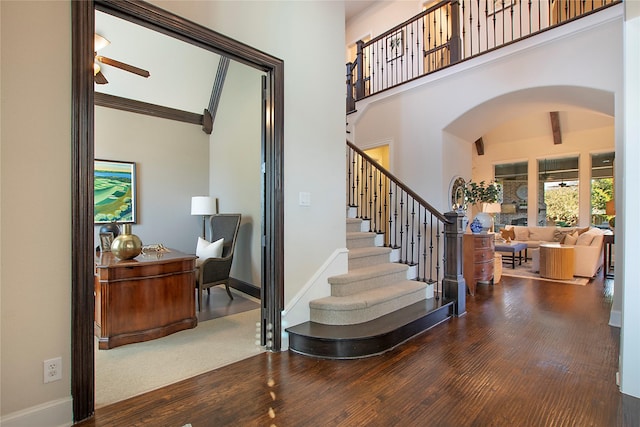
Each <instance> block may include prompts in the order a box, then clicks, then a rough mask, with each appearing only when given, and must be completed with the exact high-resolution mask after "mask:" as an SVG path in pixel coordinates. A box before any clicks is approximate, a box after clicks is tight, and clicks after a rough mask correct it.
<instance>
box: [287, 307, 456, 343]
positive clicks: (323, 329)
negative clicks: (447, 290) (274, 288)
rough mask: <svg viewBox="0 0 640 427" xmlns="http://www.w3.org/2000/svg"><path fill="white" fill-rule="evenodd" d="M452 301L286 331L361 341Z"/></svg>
mask: <svg viewBox="0 0 640 427" xmlns="http://www.w3.org/2000/svg"><path fill="white" fill-rule="evenodd" d="M452 303H453V301H452V300H446V301H442V300H441V299H440V300H437V299H435V298H429V299H426V300H423V301H419V302H417V303H414V304H412V305H409V306H407V307H404V308H401V309H400V310H396V311H394V312H391V313H388V314H385V315H384V316H381V317H378V318H377V319H373V320H369V321H368V322H364V323H359V324H355V325H326V324H323V323H317V322H312V321H310V322H305V323H301V324H299V325H295V326H291V327H289V328H287V329H286V331H287V332H289V333H296V334H300V335H304V336H312V337H315V338H319V339H336V340H341V339H359V338H368V337H371V336H376V335H382V334H385V333H388V332H391V331H394V330H396V329H397V328H399V327H402V326H404V325H406V324H408V323H410V322H412V321H414V320H415V319H417V318H420V317H422V316H425V315H427V314H429V313H430V312H432V311H434V310H438V309H440V308H441V307H446V306H449V305H451V304H452Z"/></svg>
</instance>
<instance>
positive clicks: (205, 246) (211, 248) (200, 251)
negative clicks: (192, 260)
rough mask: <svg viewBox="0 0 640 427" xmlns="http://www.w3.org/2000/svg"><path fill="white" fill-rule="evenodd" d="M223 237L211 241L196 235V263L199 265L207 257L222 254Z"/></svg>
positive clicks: (215, 256) (216, 256)
mask: <svg viewBox="0 0 640 427" xmlns="http://www.w3.org/2000/svg"><path fill="white" fill-rule="evenodd" d="M223 245H224V239H218V240H216V241H215V242H213V243H211V242H208V241H206V240H204V239H203V238H202V237H198V246H196V256H197V257H198V258H197V259H196V265H197V266H198V267H200V265H202V263H203V262H204V261H205V260H206V259H207V258H220V257H221V256H222V246H223Z"/></svg>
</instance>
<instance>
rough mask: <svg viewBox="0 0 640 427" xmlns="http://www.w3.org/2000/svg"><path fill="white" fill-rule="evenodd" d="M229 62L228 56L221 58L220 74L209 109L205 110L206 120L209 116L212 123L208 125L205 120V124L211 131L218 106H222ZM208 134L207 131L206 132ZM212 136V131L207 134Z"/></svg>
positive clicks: (217, 77) (216, 80) (212, 91)
mask: <svg viewBox="0 0 640 427" xmlns="http://www.w3.org/2000/svg"><path fill="white" fill-rule="evenodd" d="M229 62H230V59H229V58H227V57H226V56H223V57H221V58H220V62H219V63H218V72H217V73H216V79H215V80H214V82H213V88H212V89H211V97H210V99H209V107H208V108H207V109H206V110H204V111H205V115H204V116H205V119H207V114H208V115H209V118H208V119H210V121H211V123H210V124H208V123H207V120H205V124H208V125H209V126H210V129H213V122H214V121H215V120H216V113H217V112H218V104H220V97H221V96H222V88H223V87H224V80H225V79H226V78H227V71H228V70H229ZM205 132H206V131H205ZM207 133H209V134H211V131H209V132H207Z"/></svg>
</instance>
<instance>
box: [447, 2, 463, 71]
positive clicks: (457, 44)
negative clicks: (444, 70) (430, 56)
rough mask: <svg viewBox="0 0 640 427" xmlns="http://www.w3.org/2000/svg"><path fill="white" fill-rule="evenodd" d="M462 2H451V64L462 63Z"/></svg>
mask: <svg viewBox="0 0 640 427" xmlns="http://www.w3.org/2000/svg"><path fill="white" fill-rule="evenodd" d="M460 33H461V31H460V2H459V1H458V0H454V1H452V2H451V40H450V41H449V55H450V57H449V60H450V61H451V64H455V63H456V62H458V61H460V60H461V59H462V58H461V53H462V39H461V38H460Z"/></svg>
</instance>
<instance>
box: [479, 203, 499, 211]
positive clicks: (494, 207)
mask: <svg viewBox="0 0 640 427" xmlns="http://www.w3.org/2000/svg"><path fill="white" fill-rule="evenodd" d="M501 208H502V205H501V204H500V203H483V204H482V212H486V213H500V211H501Z"/></svg>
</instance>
